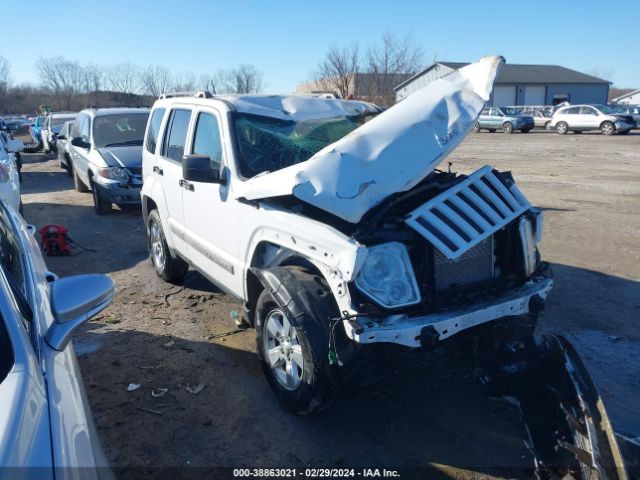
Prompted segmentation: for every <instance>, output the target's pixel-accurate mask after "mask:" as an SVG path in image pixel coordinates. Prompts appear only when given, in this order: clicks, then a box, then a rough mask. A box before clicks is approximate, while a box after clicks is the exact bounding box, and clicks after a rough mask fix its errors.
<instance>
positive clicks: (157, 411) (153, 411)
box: [136, 407, 162, 417]
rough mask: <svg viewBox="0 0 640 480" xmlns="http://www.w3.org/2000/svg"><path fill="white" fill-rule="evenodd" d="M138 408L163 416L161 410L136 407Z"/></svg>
mask: <svg viewBox="0 0 640 480" xmlns="http://www.w3.org/2000/svg"><path fill="white" fill-rule="evenodd" d="M136 410H140V411H141V412H146V413H150V414H152V415H157V416H159V417H160V416H162V412H161V411H160V410H153V409H152V408H146V407H136Z"/></svg>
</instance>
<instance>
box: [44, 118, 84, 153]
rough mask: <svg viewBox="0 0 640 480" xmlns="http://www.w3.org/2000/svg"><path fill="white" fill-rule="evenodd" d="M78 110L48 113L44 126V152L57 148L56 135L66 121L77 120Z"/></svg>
mask: <svg viewBox="0 0 640 480" xmlns="http://www.w3.org/2000/svg"><path fill="white" fill-rule="evenodd" d="M77 115H78V114H77V113H76V112H60V113H50V114H49V115H47V117H46V119H45V121H44V125H43V126H42V134H41V135H42V149H43V150H44V153H49V152H51V151H54V150H55V149H56V135H57V134H58V132H60V129H61V128H62V126H63V125H64V123H65V122H67V121H69V120H71V121H73V120H75V118H76V116H77Z"/></svg>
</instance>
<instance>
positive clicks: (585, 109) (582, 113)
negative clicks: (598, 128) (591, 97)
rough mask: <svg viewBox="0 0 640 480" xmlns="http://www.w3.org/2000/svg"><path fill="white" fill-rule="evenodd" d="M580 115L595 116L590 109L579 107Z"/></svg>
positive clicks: (593, 111) (594, 112)
mask: <svg viewBox="0 0 640 480" xmlns="http://www.w3.org/2000/svg"><path fill="white" fill-rule="evenodd" d="M580 114H581V115H597V113H596V111H595V110H594V109H593V108H591V107H581V108H580Z"/></svg>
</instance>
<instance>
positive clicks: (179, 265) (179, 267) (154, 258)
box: [147, 210, 189, 283]
mask: <svg viewBox="0 0 640 480" xmlns="http://www.w3.org/2000/svg"><path fill="white" fill-rule="evenodd" d="M156 227H157V233H156V230H155V228H156ZM152 232H153V233H152ZM156 235H157V237H156ZM147 247H148V248H149V257H150V259H151V264H152V265H153V268H154V270H155V271H156V274H157V275H158V276H159V277H160V278H162V279H163V280H164V281H165V282H169V283H180V282H181V281H182V279H183V278H184V276H185V275H186V274H187V272H188V271H189V264H188V263H187V262H185V261H184V260H182V259H181V258H180V257H175V258H174V257H173V256H172V255H171V251H170V250H169V246H168V245H167V240H166V238H165V236H164V230H163V229H162V221H161V220H160V214H159V213H158V211H157V210H151V212H150V213H149V217H148V218H147ZM156 248H157V249H159V252H161V255H162V259H160V256H159V255H160V253H154V249H156Z"/></svg>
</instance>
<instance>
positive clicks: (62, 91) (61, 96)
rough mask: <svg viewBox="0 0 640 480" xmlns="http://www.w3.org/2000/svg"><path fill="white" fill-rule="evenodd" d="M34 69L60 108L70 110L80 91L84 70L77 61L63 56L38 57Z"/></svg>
mask: <svg viewBox="0 0 640 480" xmlns="http://www.w3.org/2000/svg"><path fill="white" fill-rule="evenodd" d="M36 69H37V70H38V74H39V75H40V80H41V81H42V84H43V85H44V86H45V87H47V88H49V89H50V90H51V91H52V92H53V95H54V97H55V98H56V100H57V102H58V106H59V107H60V108H66V109H67V110H71V104H72V101H73V99H74V97H76V96H77V95H78V94H79V93H80V92H81V91H82V86H83V83H84V71H83V69H82V67H80V65H79V64H78V63H77V62H73V61H70V60H67V59H65V58H63V57H50V58H40V59H38V61H37V62H36Z"/></svg>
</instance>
